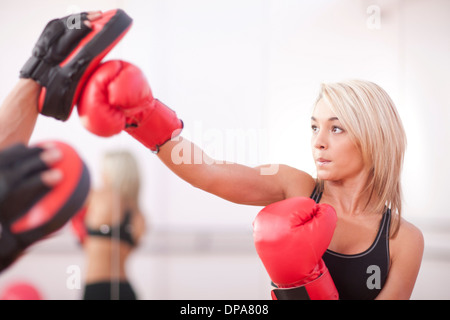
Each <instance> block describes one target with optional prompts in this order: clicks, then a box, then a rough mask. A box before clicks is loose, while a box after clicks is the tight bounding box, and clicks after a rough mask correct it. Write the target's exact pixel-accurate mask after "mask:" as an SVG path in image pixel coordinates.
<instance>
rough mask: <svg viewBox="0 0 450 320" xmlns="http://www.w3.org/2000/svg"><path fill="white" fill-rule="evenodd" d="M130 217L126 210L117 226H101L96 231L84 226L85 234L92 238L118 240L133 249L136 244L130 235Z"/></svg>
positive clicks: (129, 212)
mask: <svg viewBox="0 0 450 320" xmlns="http://www.w3.org/2000/svg"><path fill="white" fill-rule="evenodd" d="M131 216H132V213H131V211H129V210H127V211H126V212H125V217H124V219H123V221H122V222H121V223H120V224H119V225H115V226H110V225H107V224H102V225H101V226H100V228H98V229H91V228H89V227H88V226H86V230H87V234H88V235H89V236H94V237H107V238H111V239H118V240H120V241H124V242H126V243H128V244H129V245H131V246H133V247H134V246H135V245H136V242H135V241H134V238H133V234H132V226H131Z"/></svg>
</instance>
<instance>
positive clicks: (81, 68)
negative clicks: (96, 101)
mask: <svg viewBox="0 0 450 320" xmlns="http://www.w3.org/2000/svg"><path fill="white" fill-rule="evenodd" d="M86 20H87V13H85V12H83V13H79V14H75V15H71V16H67V17H64V18H61V19H55V20H52V21H50V22H49V23H48V24H47V26H46V27H45V29H44V31H43V32H42V34H41V36H40V37H39V39H38V41H37V43H36V45H35V46H34V48H33V51H32V56H31V58H29V59H28V61H27V62H26V63H25V65H24V66H23V68H22V70H21V71H20V77H21V78H31V79H33V80H35V81H36V82H38V83H39V84H40V85H42V86H43V88H42V90H41V94H40V98H39V103H38V109H39V112H40V113H41V114H43V115H46V116H50V117H54V118H56V119H58V120H62V121H65V120H67V119H68V118H69V116H70V114H71V113H72V109H73V106H74V105H75V104H76V101H77V100H78V96H79V94H80V91H81V89H82V87H83V84H84V83H85V81H86V79H87V78H88V77H89V75H90V73H91V72H92V70H93V69H94V68H95V67H96V66H97V65H98V64H99V63H100V62H101V60H102V59H103V57H104V56H105V55H106V54H107V53H108V52H109V51H111V49H112V48H113V47H114V46H115V45H116V44H117V43H118V42H119V41H120V40H121V39H122V37H123V36H124V35H125V34H126V32H127V31H128V30H129V28H130V27H131V24H132V19H131V18H130V17H129V16H128V15H127V14H126V13H125V12H124V11H123V10H121V9H115V10H111V11H107V12H105V13H103V14H102V17H101V18H99V19H96V20H93V21H91V25H92V27H91V28H90V27H88V26H86V25H85V24H84V21H86Z"/></svg>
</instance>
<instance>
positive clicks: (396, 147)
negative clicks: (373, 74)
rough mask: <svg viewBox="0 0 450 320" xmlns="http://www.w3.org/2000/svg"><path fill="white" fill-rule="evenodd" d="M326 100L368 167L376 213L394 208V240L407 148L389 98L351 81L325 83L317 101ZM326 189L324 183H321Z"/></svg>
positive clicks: (368, 85) (379, 90)
mask: <svg viewBox="0 0 450 320" xmlns="http://www.w3.org/2000/svg"><path fill="white" fill-rule="evenodd" d="M320 99H323V100H324V101H325V102H326V103H327V104H328V105H329V106H330V108H331V110H332V111H333V112H334V113H335V114H336V116H337V117H338V118H339V121H341V122H342V124H343V125H344V127H345V128H346V130H347V132H348V133H349V136H350V138H351V139H352V140H353V142H354V143H355V144H356V145H357V146H358V148H359V149H360V151H361V154H362V157H363V160H364V162H365V164H366V165H368V166H369V169H370V171H369V172H370V174H369V178H368V181H367V188H366V189H365V190H364V192H368V193H369V200H368V202H367V206H368V205H369V204H372V205H373V208H374V210H376V211H379V212H384V210H385V207H388V208H390V209H391V212H392V223H391V230H390V231H391V232H390V234H391V237H393V236H395V234H396V233H397V231H398V228H399V225H400V217H401V212H402V188H401V178H400V177H401V171H402V166H403V158H404V154H405V149H406V134H405V131H404V128H403V125H402V121H401V119H400V117H399V114H398V112H397V110H396V108H395V105H394V103H393V101H392V100H391V98H390V97H389V95H388V94H387V93H386V91H384V90H383V89H382V88H381V87H379V86H378V85H376V84H375V83H372V82H369V81H364V80H348V81H343V82H337V83H328V84H325V83H324V84H322V85H321V88H320V93H319V96H318V98H317V101H316V104H317V102H318V101H319V100H320ZM319 185H321V188H322V190H323V181H321V182H320V183H319Z"/></svg>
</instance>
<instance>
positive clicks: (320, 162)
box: [316, 158, 331, 166]
mask: <svg viewBox="0 0 450 320" xmlns="http://www.w3.org/2000/svg"><path fill="white" fill-rule="evenodd" d="M330 162H331V161H330V160H328V159H324V158H319V159H317V160H316V163H317V165H318V166H325V165H327V164H329V163H330Z"/></svg>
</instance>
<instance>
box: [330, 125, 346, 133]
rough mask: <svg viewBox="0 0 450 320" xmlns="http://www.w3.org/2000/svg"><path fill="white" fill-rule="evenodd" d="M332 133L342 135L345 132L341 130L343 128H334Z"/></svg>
mask: <svg viewBox="0 0 450 320" xmlns="http://www.w3.org/2000/svg"><path fill="white" fill-rule="evenodd" d="M331 131H332V132H333V133H341V132H343V131H344V130H343V129H341V128H339V127H336V126H334V127H333V128H332V129H331Z"/></svg>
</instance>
